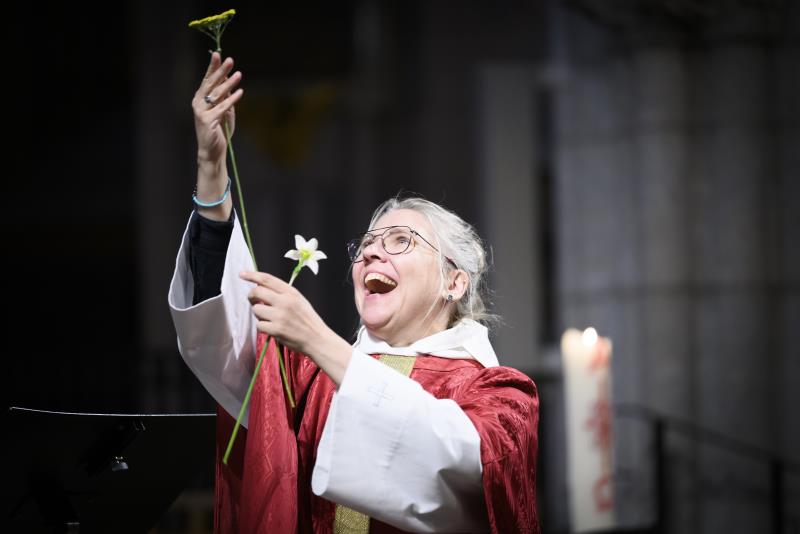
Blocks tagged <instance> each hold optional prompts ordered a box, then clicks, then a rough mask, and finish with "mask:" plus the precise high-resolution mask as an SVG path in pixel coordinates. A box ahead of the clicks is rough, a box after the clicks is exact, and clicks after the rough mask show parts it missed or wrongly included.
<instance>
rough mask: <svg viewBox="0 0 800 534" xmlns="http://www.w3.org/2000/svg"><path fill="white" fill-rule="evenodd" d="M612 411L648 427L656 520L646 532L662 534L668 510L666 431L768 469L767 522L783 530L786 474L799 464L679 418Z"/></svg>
mask: <svg viewBox="0 0 800 534" xmlns="http://www.w3.org/2000/svg"><path fill="white" fill-rule="evenodd" d="M615 411H616V413H617V414H618V415H620V416H623V417H631V418H636V419H641V420H644V421H646V422H647V423H648V424H650V425H652V429H653V439H654V449H655V455H654V457H655V466H654V467H655V486H656V518H655V519H656V520H655V524H654V525H653V526H652V527H651V528H648V529H647V530H648V531H650V532H654V533H658V534H665V533H666V517H667V510H669V505H670V503H669V487H668V480H667V472H668V465H667V464H668V461H667V447H666V439H667V434H668V433H669V432H676V433H678V434H682V435H684V436H689V437H691V438H692V439H693V440H696V441H698V442H702V443H704V444H708V445H713V446H715V447H716V448H718V449H721V450H724V451H728V452H733V453H736V454H738V455H740V456H742V457H745V458H748V459H751V460H757V461H761V462H763V463H764V464H766V466H767V468H768V469H769V480H770V491H769V493H770V502H771V506H770V522H771V525H770V526H771V530H770V531H771V532H773V533H774V534H781V533H782V532H783V528H784V520H785V518H784V514H785V510H784V502H785V498H786V495H785V494H784V492H785V490H786V488H785V485H784V480H785V475H786V473H789V472H791V473H794V474H797V475H800V464H797V463H795V462H792V461H789V460H787V459H785V458H782V457H780V456H779V455H777V454H775V453H774V452H771V451H768V450H765V449H762V448H760V447H756V446H754V445H751V444H748V443H745V442H743V441H739V440H737V439H735V438H732V437H730V436H727V435H725V434H722V433H720V432H717V431H714V430H710V429H708V428H704V427H701V426H699V425H697V424H695V423H691V422H689V421H685V420H683V419H680V418H677V417H672V416H668V415H664V414H662V413H659V412H657V411H655V410H652V409H650V408H647V407H645V406H641V405H638V404H630V403H624V404H617V405H616V406H615Z"/></svg>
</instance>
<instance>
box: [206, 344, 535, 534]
mask: <svg viewBox="0 0 800 534" xmlns="http://www.w3.org/2000/svg"><path fill="white" fill-rule="evenodd" d="M265 339H266V336H265V335H264V334H261V333H259V335H258V343H257V347H258V350H257V354H261V348H262V346H263V344H264V341H265ZM262 365H263V368H262V370H261V373H260V374H259V377H258V380H257V382H256V385H255V387H254V389H253V394H252V397H251V399H250V419H249V426H248V429H247V430H245V429H240V431H239V434H238V436H237V438H236V444H235V445H234V449H233V451H232V453H231V456H230V458H229V461H228V465H227V466H226V465H224V464H223V463H222V456H223V454H224V452H225V448H226V446H227V444H228V439H229V438H230V435H231V431H232V429H233V425H234V424H235V422H236V421H235V419H234V418H232V417H231V416H230V415H229V414H228V413H227V412H226V411H225V410H223V409H222V408H221V407H218V408H217V470H216V495H215V509H214V532H216V533H219V534H231V533H241V534H253V533H274V532H281V533H293V532H298V533H312V532H313V533H319V534H321V533H325V534H329V533H332V532H333V520H334V515H335V510H336V504H335V503H333V502H331V501H328V500H325V499H323V498H321V497H317V496H316V495H314V493H313V492H312V491H311V473H312V470H313V469H314V463H315V461H316V450H317V446H318V445H319V440H320V438H321V437H322V429H323V428H324V426H325V419H326V417H327V415H328V409H329V408H330V405H331V399H332V397H333V393H334V391H335V390H336V388H335V385H334V383H333V381H331V380H330V378H328V376H327V375H326V374H325V373H324V372H322V371H321V370H320V369H319V367H317V366H316V365H315V364H314V362H313V361H312V360H311V359H310V358H308V357H306V356H305V355H302V354H299V353H293V352H291V351H288V350H287V355H286V365H287V373H288V374H289V380H290V383H291V385H292V388H293V393H294V397H295V401H296V403H297V407H296V408H295V409H294V410H292V409H291V408H290V407H289V404H288V401H287V400H286V396H285V394H284V391H283V386H282V382H281V379H280V371H279V368H278V361H277V356H276V354H275V346H274V344H271V345H270V348H269V349H268V350H267V354H266V356H265V357H264V362H263V364H262ZM411 378H412V379H413V380H416V381H417V382H418V383H419V384H420V385H421V386H422V387H423V388H424V389H425V390H426V391H428V392H429V393H430V394H432V395H433V396H434V397H436V398H449V399H453V400H454V401H455V402H456V403H457V404H458V405H459V406H460V407H461V409H462V410H464V413H466V415H467V416H468V417H469V418H470V420H471V421H472V423H473V424H474V425H475V428H476V429H477V431H478V434H479V435H480V439H481V462H482V463H483V489H484V495H485V498H486V508H487V512H488V519H489V521H488V522H489V524H490V525H491V532H493V533H502V534H510V533H514V532H532V533H538V532H539V520H538V516H537V510H536V492H535V482H536V452H537V445H538V443H537V434H536V429H537V425H538V419H539V412H538V407H539V400H538V396H537V393H536V386H535V385H534V384H533V382H532V381H531V380H530V378H528V377H527V376H525V375H524V374H522V373H520V372H519V371H516V370H514V369H511V368H508V367H491V368H484V367H483V366H482V365H481V364H480V363H478V362H477V361H475V360H456V359H449V358H439V357H436V356H419V357H418V358H417V360H416V363H415V365H414V369H413V370H412V372H411ZM422 453H423V452H422V451H421V454H422ZM354 475H355V476H357V474H354ZM370 532H371V533H384V532H386V533H388V532H402V531H400V530H398V529H397V528H394V527H392V526H389V525H386V524H385V523H381V522H379V521H377V520H375V519H372V520H370Z"/></svg>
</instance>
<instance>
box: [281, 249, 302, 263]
mask: <svg viewBox="0 0 800 534" xmlns="http://www.w3.org/2000/svg"><path fill="white" fill-rule="evenodd" d="M283 257H284V258H289V259H290V260H295V261H300V253H299V252H298V251H296V250H290V251H289V252H287V253H286V254H284V255H283Z"/></svg>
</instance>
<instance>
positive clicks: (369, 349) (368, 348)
mask: <svg viewBox="0 0 800 534" xmlns="http://www.w3.org/2000/svg"><path fill="white" fill-rule="evenodd" d="M353 348H354V349H358V350H360V351H361V352H364V353H366V354H396V355H398V356H416V355H418V354H430V355H431V356H439V357H441V358H453V359H462V360H477V361H478V362H480V363H481V364H482V365H483V366H484V367H497V366H498V365H500V364H499V363H498V362H497V356H496V355H495V353H494V349H493V348H492V344H491V342H490V341H489V330H488V329H487V328H486V327H485V326H483V325H482V324H480V323H478V322H476V321H473V320H472V319H462V320H461V321H460V322H459V323H458V324H456V325H455V326H454V327H452V328H448V329H447V330H443V331H441V332H437V333H436V334H433V335H432V336H428V337H425V338H422V339H420V340H418V341H415V342H414V343H412V344H411V345H409V346H407V347H392V346H391V345H389V344H388V343H387V342H386V341H384V340H382V339H380V338H377V337H375V336H373V335H372V334H371V333H370V332H369V330H367V328H366V327H365V326H363V325H362V326H361V328H360V329H359V330H358V335H357V336H356V342H355V343H354V344H353Z"/></svg>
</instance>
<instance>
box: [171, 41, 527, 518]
mask: <svg viewBox="0 0 800 534" xmlns="http://www.w3.org/2000/svg"><path fill="white" fill-rule="evenodd" d="M232 68H233V61H232V60H231V59H230V58H228V59H226V60H225V61H224V62H222V61H221V58H220V56H219V55H218V54H217V53H214V54H212V58H211V62H210V64H209V67H208V71H207V73H206V76H205V78H204V79H203V81H202V83H201V85H200V87H199V89H198V91H197V93H196V94H195V97H194V99H193V102H192V105H193V109H194V113H195V126H196V133H197V139H198V178H197V190H196V195H195V197H194V198H195V203H196V212H195V213H193V214H192V217H191V218H190V221H189V224H188V226H187V231H186V232H185V234H184V237H183V242H182V245H181V249H180V251H179V253H178V258H177V264H176V269H175V274H174V277H173V280H172V283H171V285H170V295H169V304H170V308H171V312H172V316H173V321H174V323H175V326H176V330H177V332H178V345H179V349H180V352H181V354H182V355H183V357H184V359H185V361H186V363H187V364H188V365H189V367H190V368H191V369H192V371H193V372H194V373H195V374H196V375H197V377H198V379H199V380H200V381H201V382H202V383H203V385H204V386H205V387H206V389H208V391H209V392H210V393H211V394H212V396H213V397H214V398H215V399H216V400H217V402H218V403H219V405H220V409H219V410H218V415H219V417H218V429H217V441H218V447H217V448H218V454H217V456H218V458H217V484H216V506H215V529H216V531H217V532H294V531H301V532H373V533H374V532H397V531H399V530H405V531H419V532H485V531H492V532H503V533H508V532H538V531H539V525H538V518H537V513H536V504H535V489H534V483H535V460H536V450H537V437H536V428H537V423H538V397H537V394H536V388H535V386H534V384H533V383H532V382H531V381H530V379H529V378H527V377H526V376H525V375H523V374H522V373H519V372H517V371H515V370H513V369H509V368H505V367H499V366H498V365H497V359H496V357H495V354H494V351H493V350H492V347H491V344H490V343H489V339H488V335H487V330H486V328H485V327H484V326H482V325H481V324H480V323H478V322H477V321H476V320H483V319H485V318H486V317H487V314H486V312H485V309H484V306H483V299H482V294H481V293H482V292H481V289H482V283H483V278H484V276H485V270H486V266H485V255H484V250H483V246H482V244H481V242H480V239H479V238H478V236H477V235H476V234H475V232H474V230H473V229H472V227H471V226H469V225H468V224H467V223H465V222H464V221H463V220H462V219H461V218H459V217H458V216H456V215H455V214H453V213H451V212H449V211H447V210H445V209H444V208H442V207H440V206H438V205H436V204H433V203H431V202H428V201H425V200H422V199H406V200H402V201H399V200H395V199H392V200H390V201H387V202H386V203H384V204H383V205H381V206H380V207H379V208H378V210H376V212H375V214H374V216H373V218H372V221H371V222H370V224H369V227H368V232H366V233H365V234H364V235H362V236H361V237H359V238H357V239H356V240H354V241H353V242H351V243H350V244H349V246H348V247H349V253H350V257H351V260H352V261H353V268H352V277H353V286H354V296H355V303H356V307H357V309H358V312H359V315H360V316H361V321H362V324H363V326H362V328H361V329H360V331H359V333H358V336H357V339H356V341H355V343H353V344H350V343H349V342H347V341H346V340H344V339H342V338H341V337H339V336H338V335H337V334H336V333H335V332H333V331H332V330H331V329H330V328H329V327H328V326H327V325H326V324H325V322H324V321H323V320H322V319H321V318H320V317H319V315H317V313H316V312H315V311H314V309H313V307H312V306H311V304H310V303H309V302H308V301H307V300H306V299H305V298H304V297H303V296H302V295H301V294H300V293H299V292H298V291H297V290H296V289H295V288H294V287H292V286H289V285H288V284H287V283H286V282H284V281H282V280H280V279H278V278H276V277H274V276H271V275H269V274H266V273H258V272H253V271H252V262H251V260H250V256H249V252H248V250H247V246H246V244H245V241H244V237H243V235H242V232H241V228H240V226H239V222H238V219H237V218H236V217H235V213H234V211H233V209H232V203H231V199H230V195H229V194H228V191H229V188H230V185H229V184H230V182H229V180H228V177H227V171H226V160H225V157H226V148H227V147H226V137H225V134H224V132H223V129H222V128H221V126H220V124H221V121H222V120H226V121H229V123H230V124H231V127H232V126H233V121H234V115H233V105H234V104H235V103H236V102H237V101H238V100H239V99H240V98H241V96H242V90H241V89H237V88H236V87H237V85H238V84H239V82H240V81H241V73H239V72H236V73H234V74H230V72H231V70H232ZM267 334H269V335H270V336H274V337H276V338H277V339H279V340H280V341H281V342H282V343H284V344H285V345H286V346H287V347H288V348H289V349H290V350H289V351H288V354H287V356H286V360H285V361H286V364H287V372H288V375H289V381H290V383H291V388H292V390H293V392H294V395H295V397H296V401H297V407H296V409H291V408H289V406H288V404H287V403H286V401H285V396H284V393H283V388H282V385H281V381H280V377H279V374H278V363H277V355H276V353H275V352H274V345H272V346H271V349H270V350H269V351H268V353H267V356H266V358H265V362H264V367H263V369H262V372H261V373H260V375H259V380H258V382H257V383H256V387H255V389H254V393H253V396H252V398H251V401H250V402H251V404H250V411H249V414H248V417H247V425H246V426H247V431H246V432H245V433H243V434H244V435H242V433H240V437H239V439H238V440H237V443H236V446H235V448H234V452H233V454H232V457H231V460H230V462H229V464H228V465H227V466H226V465H224V464H222V463H221V461H220V458H221V453H222V452H223V451H224V448H225V445H226V443H227V440H228V437H229V436H230V432H231V429H232V427H233V424H234V417H235V416H236V414H237V413H238V411H239V409H240V407H241V405H242V400H243V398H244V393H245V391H246V389H247V385H248V382H249V378H250V375H251V374H252V370H253V367H254V362H255V359H256V354H258V353H260V351H261V348H262V346H263V344H264V342H265V341H266V338H267ZM398 371H399V372H398Z"/></svg>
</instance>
